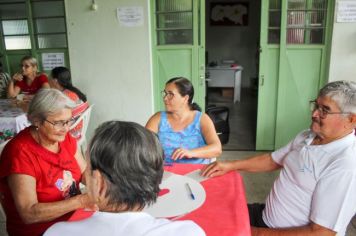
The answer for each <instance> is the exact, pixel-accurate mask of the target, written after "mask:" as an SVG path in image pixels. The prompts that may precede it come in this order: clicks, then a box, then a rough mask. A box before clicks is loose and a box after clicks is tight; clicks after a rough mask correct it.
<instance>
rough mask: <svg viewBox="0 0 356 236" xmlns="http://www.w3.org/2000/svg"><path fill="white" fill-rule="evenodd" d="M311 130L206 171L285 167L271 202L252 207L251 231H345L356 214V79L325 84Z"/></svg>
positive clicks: (210, 173)
mask: <svg viewBox="0 0 356 236" xmlns="http://www.w3.org/2000/svg"><path fill="white" fill-rule="evenodd" d="M311 105H312V107H311V108H312V119H311V120H312V123H311V125H310V130H306V131H303V132H301V133H300V134H298V135H297V137H296V138H295V139H294V140H292V141H291V142H290V143H289V144H288V145H287V146H285V147H283V148H281V149H279V150H277V151H275V152H273V153H272V154H262V155H259V156H256V157H253V158H250V159H247V160H237V161H232V162H215V163H211V164H210V165H208V166H206V167H205V168H204V169H203V170H202V175H203V176H209V177H213V176H219V175H222V174H225V173H227V172H229V171H233V170H241V171H250V172H265V171H272V170H277V169H280V170H281V171H280V175H279V178H277V180H276V181H275V182H274V185H273V189H272V191H271V192H270V194H269V196H268V198H267V200H266V205H264V204H251V205H249V206H248V208H249V214H250V223H251V225H252V226H253V227H252V235H267V236H268V235H318V236H322V235H335V234H336V233H337V234H338V235H340V236H342V235H345V231H346V227H347V225H348V223H349V222H350V220H351V218H352V217H353V216H354V215H355V213H356V198H355V196H356V156H355V153H356V138H355V135H354V128H355V126H356V83H354V82H349V81H336V82H331V83H329V84H327V85H325V86H324V87H323V88H322V89H321V90H320V92H319V95H318V98H317V99H316V100H315V101H312V102H311Z"/></svg>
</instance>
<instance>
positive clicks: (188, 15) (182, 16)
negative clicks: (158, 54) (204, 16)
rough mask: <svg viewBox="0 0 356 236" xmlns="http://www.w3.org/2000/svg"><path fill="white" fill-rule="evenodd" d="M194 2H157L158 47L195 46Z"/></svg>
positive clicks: (159, 0) (169, 0)
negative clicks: (169, 45) (172, 45)
mask: <svg viewBox="0 0 356 236" xmlns="http://www.w3.org/2000/svg"><path fill="white" fill-rule="evenodd" d="M192 1H193V0H157V1H156V22H157V25H156V32H157V43H158V45H167V44H193V2H192Z"/></svg>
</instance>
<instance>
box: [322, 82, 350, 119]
mask: <svg viewBox="0 0 356 236" xmlns="http://www.w3.org/2000/svg"><path fill="white" fill-rule="evenodd" d="M318 96H319V97H329V98H331V99H332V100H333V101H334V102H336V104H337V105H338V106H339V108H340V110H341V112H345V113H352V114H356V83H355V82H352V81H345V80H341V81H335V82H330V83H328V84H326V85H325V86H324V87H323V88H322V89H321V90H320V91H319V95H318Z"/></svg>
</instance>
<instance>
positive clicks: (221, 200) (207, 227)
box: [70, 164, 251, 236]
mask: <svg viewBox="0 0 356 236" xmlns="http://www.w3.org/2000/svg"><path fill="white" fill-rule="evenodd" d="M201 167H202V165H192V164H174V165H173V166H168V167H165V170H166V171H169V172H173V173H176V174H181V175H185V174H187V173H190V172H191V171H194V170H196V169H200V168H201ZM201 184H202V185H203V187H204V189H205V192H206V199H205V202H204V204H203V205H202V206H201V207H200V208H198V209H197V210H195V211H193V212H191V213H189V214H187V215H185V216H184V217H181V218H179V220H193V221H194V222H195V223H197V224H198V225H199V226H200V227H201V228H203V229H204V231H205V233H206V235H207V236H224V235H226V236H235V235H236V236H238V235H241V236H248V235H250V234H251V233H250V222H249V217H248V210H247V203H246V198H245V189H244V184H243V181H242V178H241V176H240V174H239V173H237V172H230V173H228V174H226V175H223V176H220V177H216V178H211V179H208V180H205V181H203V182H201ZM90 215H91V213H89V212H83V211H77V212H75V213H74V214H73V216H72V218H71V219H70V220H71V221H73V220H79V219H83V218H86V217H88V216H90Z"/></svg>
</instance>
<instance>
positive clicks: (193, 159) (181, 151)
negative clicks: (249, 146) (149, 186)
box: [146, 77, 221, 164]
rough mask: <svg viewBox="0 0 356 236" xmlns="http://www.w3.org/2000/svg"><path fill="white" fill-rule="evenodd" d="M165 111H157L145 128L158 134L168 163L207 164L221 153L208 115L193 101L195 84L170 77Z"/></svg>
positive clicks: (164, 98) (163, 94)
mask: <svg viewBox="0 0 356 236" xmlns="http://www.w3.org/2000/svg"><path fill="white" fill-rule="evenodd" d="M162 96H163V101H164V105H165V107H166V111H162V112H158V113H156V114H154V115H153V116H152V117H151V118H150V119H149V121H148V122H147V124H146V128H147V129H149V130H151V131H153V132H155V133H157V134H158V137H159V140H160V142H161V144H162V146H163V150H164V157H165V162H166V163H172V162H180V163H197V164H206V163H209V162H210V159H211V158H215V157H218V156H219V155H220V154H221V143H220V140H219V138H218V136H217V134H216V131H215V127H214V124H213V122H212V120H211V119H210V118H209V116H208V115H207V114H205V113H202V112H201V109H200V107H199V106H198V105H197V104H196V103H194V102H193V97H194V88H193V85H192V83H191V82H190V81H189V80H188V79H186V78H183V77H176V78H172V79H170V80H169V81H168V82H167V83H166V86H165V89H164V90H163V91H162Z"/></svg>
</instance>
